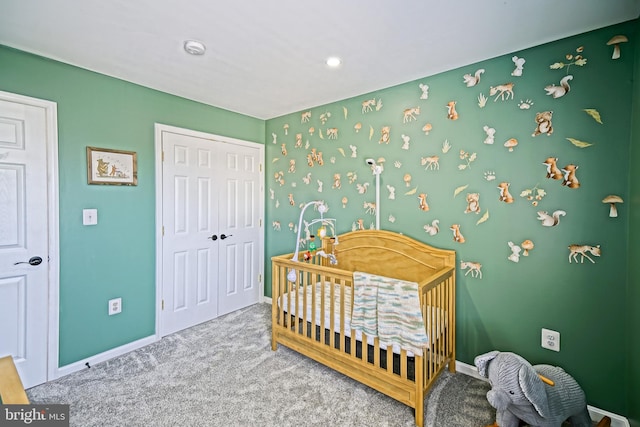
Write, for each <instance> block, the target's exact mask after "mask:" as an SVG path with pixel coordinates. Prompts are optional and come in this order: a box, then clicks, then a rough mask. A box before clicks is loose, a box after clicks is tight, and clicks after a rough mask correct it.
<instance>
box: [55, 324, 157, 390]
mask: <svg viewBox="0 0 640 427" xmlns="http://www.w3.org/2000/svg"><path fill="white" fill-rule="evenodd" d="M157 340H158V338H157V337H156V335H151V336H148V337H146V338H141V339H139V340H137V341H133V342H130V343H128V344H125V345H122V346H120V347H116V348H112V349H111V350H107V351H105V352H104V353H99V354H96V355H94V356H91V357H87V358H86V359H83V360H79V361H77V362H74V363H71V364H69V365H65V366H61V367H59V368H58V369H56V370H55V372H54V373H53V378H51V380H55V379H58V378H60V377H64V376H65V375H69V374H72V373H74V372H77V371H81V370H83V369H87V363H88V364H89V366H91V365H95V364H97V363H100V362H105V361H107V360H109V359H113V358H114V357H118V356H122V355H123V354H127V353H129V352H131V351H133V350H137V349H139V348H142V347H144V346H147V345H149V344H153V343H154V342H156V341H157Z"/></svg>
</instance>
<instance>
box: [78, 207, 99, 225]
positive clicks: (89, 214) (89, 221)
mask: <svg viewBox="0 0 640 427" xmlns="http://www.w3.org/2000/svg"><path fill="white" fill-rule="evenodd" d="M97 223H98V209H83V210H82V225H96V224H97Z"/></svg>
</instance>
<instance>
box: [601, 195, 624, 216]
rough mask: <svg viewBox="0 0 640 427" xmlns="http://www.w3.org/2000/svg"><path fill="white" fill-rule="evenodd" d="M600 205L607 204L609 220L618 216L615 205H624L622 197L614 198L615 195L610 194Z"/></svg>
mask: <svg viewBox="0 0 640 427" xmlns="http://www.w3.org/2000/svg"><path fill="white" fill-rule="evenodd" d="M602 203H609V205H610V208H609V216H610V217H611V218H615V217H617V216H618V208H617V207H616V203H624V201H623V200H622V197H620V196H616V195H615V194H610V195H608V196H607V197H605V198H604V199H602Z"/></svg>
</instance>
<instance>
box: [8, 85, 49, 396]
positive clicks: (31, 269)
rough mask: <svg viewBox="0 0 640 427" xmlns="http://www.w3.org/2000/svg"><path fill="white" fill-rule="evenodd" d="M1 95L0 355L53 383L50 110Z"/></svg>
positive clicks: (30, 382) (31, 377)
mask: <svg viewBox="0 0 640 427" xmlns="http://www.w3.org/2000/svg"><path fill="white" fill-rule="evenodd" d="M7 95H8V94H5V93H0V325H2V326H1V327H0V356H5V355H12V356H13V358H14V361H15V363H16V367H17V368H18V372H19V374H20V377H21V379H22V382H23V385H24V386H25V387H26V388H28V387H32V386H34V385H37V384H41V383H43V382H45V381H46V380H47V348H48V345H47V337H48V293H49V263H48V257H49V251H48V235H49V229H48V214H47V212H48V210H49V206H48V200H47V199H48V185H47V170H48V169H47V167H48V162H47V138H48V136H47V111H46V109H45V108H43V107H40V106H36V105H29V104H28V103H22V102H20V101H19V100H20V98H15V99H16V100H15V101H14V100H12V99H14V98H13V97H11V96H7Z"/></svg>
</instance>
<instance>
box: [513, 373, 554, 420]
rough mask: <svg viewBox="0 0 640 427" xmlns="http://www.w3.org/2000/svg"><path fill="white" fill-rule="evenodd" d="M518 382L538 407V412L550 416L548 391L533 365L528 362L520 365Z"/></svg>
mask: <svg viewBox="0 0 640 427" xmlns="http://www.w3.org/2000/svg"><path fill="white" fill-rule="evenodd" d="M518 382H519V383H520V389H521V390H522V392H523V393H524V395H525V396H526V398H527V400H529V402H531V404H532V405H533V407H534V408H535V409H536V412H537V413H538V414H539V415H540V416H541V417H543V418H549V417H550V416H551V413H550V410H549V401H548V400H547V391H546V390H545V388H544V383H543V382H542V380H541V379H540V377H539V376H538V374H537V372H536V371H535V369H533V366H531V365H528V364H527V365H522V366H521V367H520V369H519V370H518Z"/></svg>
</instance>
